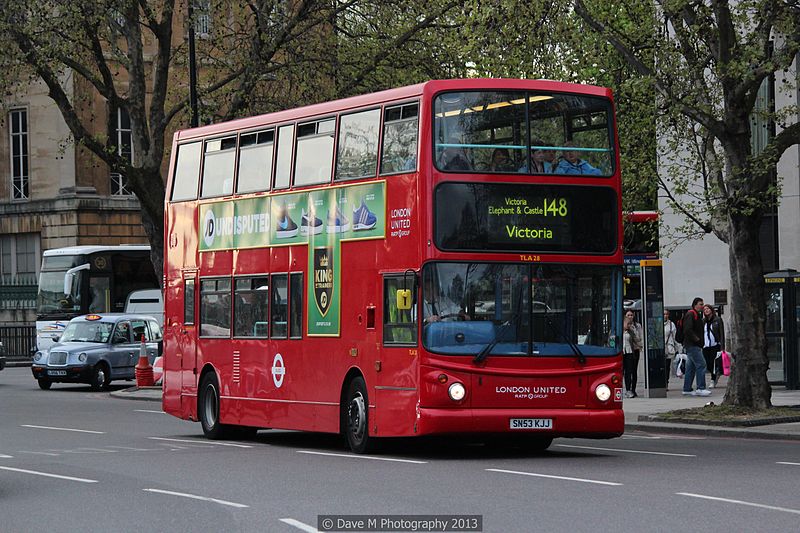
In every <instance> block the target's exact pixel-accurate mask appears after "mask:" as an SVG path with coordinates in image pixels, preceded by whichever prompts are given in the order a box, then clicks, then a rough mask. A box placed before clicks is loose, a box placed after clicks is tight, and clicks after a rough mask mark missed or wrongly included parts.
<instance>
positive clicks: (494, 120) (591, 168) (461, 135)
mask: <svg viewBox="0 0 800 533" xmlns="http://www.w3.org/2000/svg"><path fill="white" fill-rule="evenodd" d="M610 115H611V103H610V102H609V101H608V100H607V99H605V98H597V97H591V96H583V95H573V94H545V93H531V92H528V93H524V92H459V93H444V94H440V95H439V96H437V97H436V102H435V104H434V143H435V146H434V148H435V162H436V166H437V168H439V169H440V170H444V171H450V172H481V173H493V172H502V173H509V172H522V173H529V174H560V175H586V176H610V175H611V174H612V173H613V171H614V168H613V166H614V152H613V149H612V148H611V147H612V146H613V142H612V137H611V134H612V130H611V120H610ZM526 117H527V118H526Z"/></svg>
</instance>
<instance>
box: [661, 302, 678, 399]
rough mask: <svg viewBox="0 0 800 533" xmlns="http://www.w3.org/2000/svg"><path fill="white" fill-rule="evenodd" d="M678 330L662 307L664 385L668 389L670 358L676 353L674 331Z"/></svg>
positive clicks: (676, 344)
mask: <svg viewBox="0 0 800 533" xmlns="http://www.w3.org/2000/svg"><path fill="white" fill-rule="evenodd" d="M677 330H678V328H677V326H675V323H674V322H673V321H672V320H670V319H669V311H668V310H667V309H664V357H665V358H666V366H665V367H664V368H666V369H667V378H666V385H667V387H666V388H667V390H669V374H670V369H672V359H673V358H674V357H675V354H677V353H678V343H677V341H676V340H675V332H676V331H677Z"/></svg>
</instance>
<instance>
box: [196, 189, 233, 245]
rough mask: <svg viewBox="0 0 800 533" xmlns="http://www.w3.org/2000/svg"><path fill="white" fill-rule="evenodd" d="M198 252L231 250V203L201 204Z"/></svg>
mask: <svg viewBox="0 0 800 533" xmlns="http://www.w3.org/2000/svg"><path fill="white" fill-rule="evenodd" d="M199 217H200V221H199V226H200V251H201V252H207V251H209V250H230V249H231V248H233V202H230V201H228V202H216V203H213V204H201V205H200V210H199Z"/></svg>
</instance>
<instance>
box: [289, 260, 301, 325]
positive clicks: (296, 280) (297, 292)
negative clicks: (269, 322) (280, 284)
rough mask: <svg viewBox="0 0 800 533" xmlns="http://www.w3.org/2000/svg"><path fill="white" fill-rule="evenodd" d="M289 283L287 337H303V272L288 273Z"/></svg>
mask: <svg viewBox="0 0 800 533" xmlns="http://www.w3.org/2000/svg"><path fill="white" fill-rule="evenodd" d="M289 278H290V283H289V290H290V291H291V292H290V296H289V338H291V339H300V338H302V337H303V274H302V272H297V273H294V274H290V276H289Z"/></svg>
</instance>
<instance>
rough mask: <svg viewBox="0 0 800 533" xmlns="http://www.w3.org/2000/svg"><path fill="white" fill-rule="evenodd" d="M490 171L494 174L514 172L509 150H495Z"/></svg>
mask: <svg viewBox="0 0 800 533" xmlns="http://www.w3.org/2000/svg"><path fill="white" fill-rule="evenodd" d="M489 170H490V171H492V172H513V171H514V163H513V162H512V161H511V157H510V156H509V155H508V149H507V148H495V149H494V152H492V160H491V162H490V163H489Z"/></svg>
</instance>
